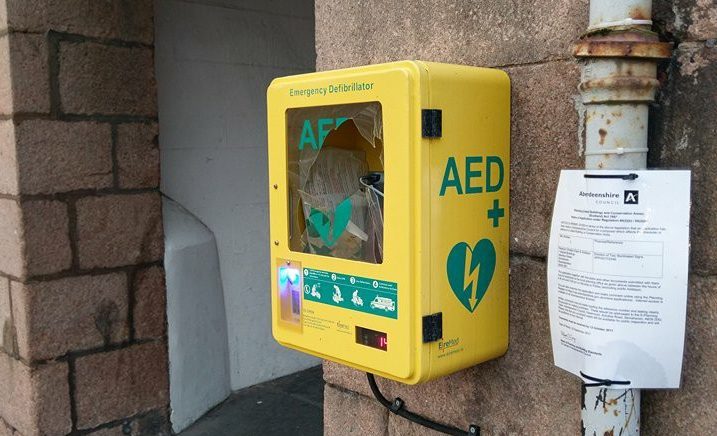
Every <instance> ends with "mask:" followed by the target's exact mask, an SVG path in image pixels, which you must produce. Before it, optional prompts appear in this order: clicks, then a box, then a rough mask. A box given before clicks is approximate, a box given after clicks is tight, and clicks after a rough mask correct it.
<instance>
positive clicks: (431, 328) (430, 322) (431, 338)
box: [423, 312, 443, 344]
mask: <svg viewBox="0 0 717 436" xmlns="http://www.w3.org/2000/svg"><path fill="white" fill-rule="evenodd" d="M442 337H443V312H438V313H434V314H432V315H426V316H424V317H423V343H424V344H425V343H427V342H435V341H437V340H439V339H441V338H442Z"/></svg>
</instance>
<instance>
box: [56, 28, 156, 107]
mask: <svg viewBox="0 0 717 436" xmlns="http://www.w3.org/2000/svg"><path fill="white" fill-rule="evenodd" d="M59 56H60V78H59V81H60V100H61V102H62V104H61V106H62V110H63V111H64V112H65V113H71V114H103V115H139V116H156V115H157V93H156V92H155V82H154V57H153V50H152V49H150V48H143V47H115V46H108V45H101V44H96V43H92V42H86V43H74V42H63V43H61V44H60V55H59Z"/></svg>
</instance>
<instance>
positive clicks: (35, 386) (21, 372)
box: [0, 352, 72, 436]
mask: <svg viewBox="0 0 717 436" xmlns="http://www.w3.org/2000/svg"><path fill="white" fill-rule="evenodd" d="M67 371H68V370H67V363H64V362H62V363H48V364H45V365H40V366H38V367H36V368H33V369H30V368H29V367H27V366H25V365H24V364H22V363H21V362H20V361H17V360H15V359H13V358H12V357H9V356H8V355H7V354H5V353H2V352H0V380H2V385H0V386H1V388H0V416H2V417H3V419H4V420H5V421H6V422H7V423H8V424H9V425H10V426H12V427H14V428H15V429H16V430H18V431H19V432H20V433H22V434H23V435H25V436H36V435H37V436H39V435H64V434H67V433H69V431H70V430H71V428H72V423H71V420H70V388H69V385H68V376H67Z"/></svg>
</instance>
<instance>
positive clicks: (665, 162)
mask: <svg viewBox="0 0 717 436" xmlns="http://www.w3.org/2000/svg"><path fill="white" fill-rule="evenodd" d="M675 59H676V60H677V62H676V64H675V65H674V67H673V68H671V69H670V71H669V72H668V73H669V74H668V76H669V79H668V81H667V84H666V85H665V86H664V89H663V91H662V93H661V101H660V105H659V106H658V107H657V108H656V109H655V111H654V113H655V117H654V118H653V120H652V122H651V126H652V131H651V132H650V133H651V137H652V138H653V139H652V144H651V145H652V149H651V152H650V156H649V162H648V163H649V164H650V166H654V167H665V168H689V169H691V170H692V216H691V223H690V228H691V238H690V244H691V251H690V264H691V265H690V266H691V270H692V272H694V273H699V274H717V256H715V252H717V239H715V238H713V237H711V236H710V235H714V234H716V233H717V177H715V174H716V173H717V153H715V150H716V149H717V123H715V122H713V121H714V120H717V104H715V101H717V47H712V48H709V47H707V46H706V45H705V44H702V43H686V44H680V45H679V47H678V48H677V50H676V51H675Z"/></svg>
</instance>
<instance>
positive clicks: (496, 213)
mask: <svg viewBox="0 0 717 436" xmlns="http://www.w3.org/2000/svg"><path fill="white" fill-rule="evenodd" d="M504 216H505V209H503V208H502V207H500V202H499V201H498V200H497V199H496V200H493V208H492V209H488V219H489V220H493V227H498V225H499V224H500V223H499V220H500V219H501V218H503V217H504Z"/></svg>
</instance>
